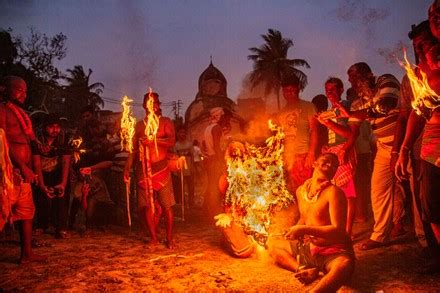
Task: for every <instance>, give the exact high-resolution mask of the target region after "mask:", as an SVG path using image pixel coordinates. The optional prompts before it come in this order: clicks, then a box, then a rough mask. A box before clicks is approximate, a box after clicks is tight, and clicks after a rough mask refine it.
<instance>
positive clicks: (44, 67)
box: [14, 28, 67, 81]
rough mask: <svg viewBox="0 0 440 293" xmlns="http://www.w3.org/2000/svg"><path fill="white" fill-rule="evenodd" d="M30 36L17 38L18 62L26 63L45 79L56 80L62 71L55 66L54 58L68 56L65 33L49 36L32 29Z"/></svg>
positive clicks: (31, 69) (39, 76)
mask: <svg viewBox="0 0 440 293" xmlns="http://www.w3.org/2000/svg"><path fill="white" fill-rule="evenodd" d="M30 30H31V31H30V33H31V35H30V37H29V38H28V39H26V40H24V39H23V38H22V37H21V36H19V37H16V38H15V40H14V41H15V45H16V48H17V55H18V56H17V59H18V62H19V63H21V64H23V65H25V66H26V67H27V68H28V69H29V70H30V71H32V72H33V73H34V74H35V77H37V78H40V79H42V80H43V81H55V80H58V79H59V78H60V77H61V73H60V71H59V70H58V69H57V68H56V67H55V65H54V60H61V59H63V58H64V57H66V51H67V48H66V40H67V37H66V36H65V35H64V34H63V33H58V34H56V35H55V36H53V37H48V36H47V35H46V34H42V33H40V32H38V31H36V30H35V29H34V28H31V29H30Z"/></svg>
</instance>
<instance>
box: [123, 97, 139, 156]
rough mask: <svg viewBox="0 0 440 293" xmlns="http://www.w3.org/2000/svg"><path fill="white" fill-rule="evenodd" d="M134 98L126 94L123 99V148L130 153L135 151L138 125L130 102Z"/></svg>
mask: <svg viewBox="0 0 440 293" xmlns="http://www.w3.org/2000/svg"><path fill="white" fill-rule="evenodd" d="M131 102H133V100H131V99H129V98H128V97H127V96H124V98H123V100H122V103H121V105H122V109H123V111H122V118H121V132H120V137H121V148H122V150H125V151H127V152H129V153H131V152H133V136H134V130H135V125H136V118H134V117H133V115H132V112H131V109H130V103H131Z"/></svg>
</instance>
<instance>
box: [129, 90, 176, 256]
mask: <svg viewBox="0 0 440 293" xmlns="http://www.w3.org/2000/svg"><path fill="white" fill-rule="evenodd" d="M143 107H144V109H145V112H146V117H145V118H144V119H143V120H142V121H140V122H138V123H137V124H136V127H135V134H134V137H133V152H132V153H130V155H129V157H128V160H127V163H126V165H125V169H124V181H126V182H128V181H129V180H130V177H129V172H130V169H131V168H132V166H133V165H134V168H135V172H134V173H135V178H136V183H137V195H138V211H139V215H140V218H141V220H143V221H145V223H146V224H147V227H148V230H149V232H150V235H151V240H150V245H151V246H156V245H158V244H159V240H158V238H157V224H158V219H159V216H160V211H159V210H157V209H155V204H154V202H155V198H154V194H157V200H158V202H159V204H160V207H161V209H162V210H163V213H164V215H165V220H166V238H167V239H166V244H167V247H168V248H170V249H172V248H173V247H174V242H173V235H172V230H173V217H174V216H173V210H172V206H173V205H174V204H175V199H174V193H173V185H172V182H171V173H170V170H169V169H168V160H167V154H168V150H169V149H170V148H172V147H173V146H174V144H175V133H174V125H173V122H172V121H171V119H169V118H167V117H163V116H162V111H161V109H160V102H159V95H158V94H157V93H153V92H149V93H147V94H146V95H145V96H144V102H143Z"/></svg>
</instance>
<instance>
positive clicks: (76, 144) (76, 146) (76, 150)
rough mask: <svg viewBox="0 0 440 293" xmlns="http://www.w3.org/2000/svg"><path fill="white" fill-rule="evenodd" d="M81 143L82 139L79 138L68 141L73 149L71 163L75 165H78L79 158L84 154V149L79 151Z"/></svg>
mask: <svg viewBox="0 0 440 293" xmlns="http://www.w3.org/2000/svg"><path fill="white" fill-rule="evenodd" d="M82 142H83V139H82V137H80V136H79V137H77V138H71V139H70V141H69V143H70V145H71V146H72V147H73V161H74V162H75V164H76V163H78V161H79V159H80V158H81V154H83V153H85V152H86V150H85V149H80V146H81V144H82Z"/></svg>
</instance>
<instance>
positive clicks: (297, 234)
mask: <svg viewBox="0 0 440 293" xmlns="http://www.w3.org/2000/svg"><path fill="white" fill-rule="evenodd" d="M303 228H304V225H295V226H292V227H290V228H289V230H287V232H286V234H284V238H286V239H298V238H301V237H303V236H304V229H303Z"/></svg>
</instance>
